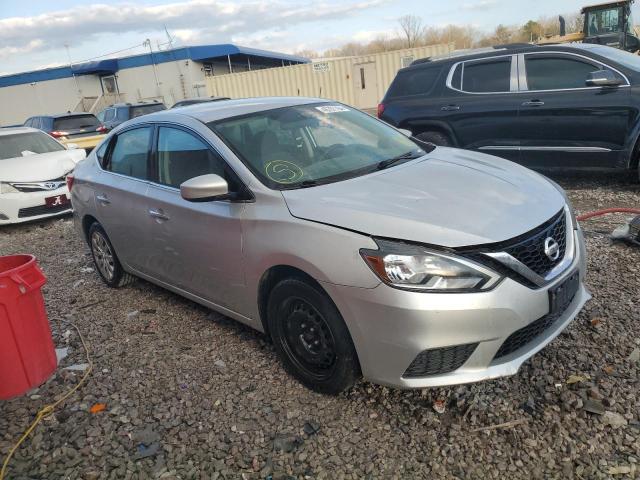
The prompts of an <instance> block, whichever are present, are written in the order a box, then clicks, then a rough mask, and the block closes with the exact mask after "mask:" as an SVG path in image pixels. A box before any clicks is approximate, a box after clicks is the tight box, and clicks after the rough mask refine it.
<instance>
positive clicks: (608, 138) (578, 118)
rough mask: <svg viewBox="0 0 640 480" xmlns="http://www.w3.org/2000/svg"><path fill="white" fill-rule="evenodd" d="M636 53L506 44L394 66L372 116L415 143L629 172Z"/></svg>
mask: <svg viewBox="0 0 640 480" xmlns="http://www.w3.org/2000/svg"><path fill="white" fill-rule="evenodd" d="M638 85H640V57H638V56H637V55H633V54H631V53H628V52H624V51H621V50H617V49H615V48H611V47H606V46H603V45H592V44H571V45H545V46H535V45H526V44H525V45H522V44H517V45H512V46H503V47H496V48H490V49H485V50H482V51H480V52H475V53H473V54H470V55H458V56H452V57H450V58H438V59H433V60H430V59H424V60H419V61H416V62H413V64H412V65H411V66H409V67H407V68H403V69H401V70H400V71H399V72H398V74H397V76H396V78H395V80H394V81H393V83H392V84H391V86H390V87H389V90H388V91H387V93H386V95H385V96H384V99H383V100H382V103H381V104H380V105H379V106H378V116H379V117H380V118H381V119H383V120H384V121H386V122H388V123H390V124H391V125H394V126H396V127H400V128H405V129H409V130H411V131H412V132H413V134H414V135H415V136H416V137H417V138H419V139H422V140H424V141H428V142H432V143H434V144H436V145H443V146H455V147H461V148H466V149H471V150H478V151H482V152H486V153H491V154H495V155H499V156H501V157H504V158H507V159H509V160H513V161H516V162H519V163H522V164H524V165H527V166H529V167H533V168H558V167H560V168H594V167H599V168H602V167H607V168H629V169H634V170H637V169H638V150H639V146H640V144H639V142H638V136H639V134H640V115H639V110H640V88H639V87H638Z"/></svg>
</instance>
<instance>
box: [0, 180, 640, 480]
mask: <svg viewBox="0 0 640 480" xmlns="http://www.w3.org/2000/svg"><path fill="white" fill-rule="evenodd" d="M554 178H555V179H556V180H557V181H558V182H560V183H561V184H562V185H563V186H564V187H565V188H567V190H568V193H569V195H570V197H571V199H572V201H573V202H574V205H575V207H576V209H577V210H578V211H579V212H585V211H589V210H593V209H596V208H601V207H609V206H630V207H632V206H635V207H638V206H640V188H639V187H638V186H637V185H635V184H633V183H632V182H631V181H630V180H629V179H628V176H625V174H616V175H602V174H598V175H593V174H592V175H581V176H566V177H558V176H555V177H554ZM624 218H625V217H624V216H622V215H613V216H609V217H608V218H606V219H598V220H595V221H590V222H585V224H584V227H585V229H587V230H588V231H587V232H586V237H587V244H588V250H589V255H590V256H589V274H588V284H589V287H590V289H591V290H592V292H593V295H594V298H593V300H592V301H591V302H590V303H589V304H588V305H587V307H586V308H585V309H584V311H583V312H582V313H581V314H580V316H579V317H578V318H577V319H576V320H575V321H574V322H573V324H572V325H571V326H570V327H569V328H568V329H567V330H566V332H565V333H563V334H562V335H561V336H560V337H558V338H557V339H556V340H555V341H554V342H553V343H552V344H551V345H550V346H548V347H547V348H546V349H544V350H543V351H542V352H541V353H539V354H538V355H536V356H535V357H534V358H533V359H531V360H530V361H529V362H527V363H526V364H525V365H524V366H523V367H522V369H521V370H520V372H519V373H518V374H517V375H515V376H513V377H510V378H506V379H500V380H495V381H490V382H484V383H480V384H474V385H469V386H461V387H453V388H442V389H425V390H416V391H400V390H393V389H388V388H384V387H379V386H376V385H372V384H369V383H366V382H360V383H359V384H358V385H357V386H356V387H355V388H354V389H353V390H352V391H350V392H349V393H348V394H345V395H343V396H340V397H337V398H333V397H326V396H322V395H318V394H315V393H312V392H310V391H309V390H306V389H305V388H304V387H302V386H301V385H299V384H298V383H297V382H296V381H294V380H293V379H291V378H290V377H288V376H287V374H285V372H284V371H283V369H282V368H281V367H280V365H279V363H278V361H277V359H276V357H275V354H274V351H273V348H272V347H271V345H270V343H269V342H268V341H267V340H266V338H265V337H264V336H263V335H261V334H259V333H256V332H254V331H252V330H250V329H248V328H246V327H244V326H242V325H240V324H238V323H236V322H234V321H232V320H229V319H227V318H224V317H221V316H220V315H218V314H216V313H212V312H210V311H208V310H207V309H205V308H203V307H200V306H198V305H196V304H194V303H192V302H190V301H188V300H185V299H183V298H181V297H178V296H176V295H173V294H172V293H169V292H166V291H164V290H162V289H160V288H157V287H155V286H153V285H151V284H149V283H146V282H143V281H139V282H137V283H136V284H135V285H134V286H132V287H129V288H126V289H122V290H110V289H108V288H107V287H105V286H104V285H103V284H102V282H101V281H100V280H99V278H98V275H97V273H96V272H94V271H92V270H91V267H92V263H91V259H90V256H89V253H88V250H87V248H86V246H85V245H84V244H83V243H82V241H81V240H80V239H79V238H78V237H77V236H76V234H75V231H74V229H73V225H72V222H71V220H70V219H69V218H66V219H57V220H50V221H45V222H40V223H34V224H29V225H22V226H15V227H9V228H6V227H5V228H0V252H1V253H2V254H9V253H17V252H30V253H34V254H35V255H37V257H38V259H39V261H40V264H41V266H42V267H43V269H44V271H45V273H46V274H47V276H48V278H49V282H48V284H47V286H46V287H45V291H44V293H45V299H46V304H47V309H48V313H49V317H50V320H51V324H52V327H53V330H54V336H55V341H56V344H57V346H59V347H64V346H68V347H70V349H69V356H68V357H67V358H65V359H64V360H63V361H62V362H61V367H60V368H59V369H58V371H57V372H56V373H55V375H54V376H53V377H52V378H51V380H49V381H48V382H47V383H46V384H44V385H43V386H42V387H40V388H39V389H37V390H35V391H33V392H30V394H29V395H27V396H25V397H22V398H18V399H15V400H12V401H8V402H0V457H2V458H4V456H5V455H6V453H7V452H8V450H9V448H10V447H11V445H12V444H13V442H15V441H16V440H17V439H18V437H19V436H20V434H21V432H22V431H23V430H24V429H25V428H26V427H27V426H28V425H29V423H30V422H31V421H32V420H33V418H34V414H35V412H37V411H38V409H40V408H41V407H43V406H44V405H46V404H47V403H50V402H52V401H53V400H54V399H56V398H57V397H58V396H60V395H61V394H62V393H63V392H64V391H66V390H67V389H69V388H70V387H72V386H73V385H74V384H75V382H77V381H78V379H79V378H80V374H78V373H77V372H72V371H67V370H63V369H62V367H64V366H68V365H71V364H77V363H81V362H84V356H83V355H84V354H83V350H82V346H81V344H80V342H79V339H78V337H77V335H76V333H75V331H74V330H73V328H72V327H71V326H70V322H74V323H75V324H76V325H77V326H78V327H79V328H80V330H81V331H82V332H83V333H84V335H85V336H86V338H87V340H88V342H89V344H90V350H91V355H92V357H93V361H94V363H95V370H94V372H93V374H92V376H91V377H90V380H89V381H88V383H87V384H86V385H84V386H83V387H82V388H81V390H80V391H79V392H77V393H76V394H75V395H74V396H73V397H71V398H70V399H69V400H68V401H67V402H66V403H65V404H64V405H63V406H61V408H59V409H58V410H57V411H56V412H55V414H54V415H52V416H51V417H49V418H48V419H46V420H45V421H44V422H43V423H42V424H41V425H40V426H38V427H37V429H36V430H35V432H34V433H33V434H32V435H31V437H30V438H29V440H28V441H27V442H26V443H25V444H24V446H23V447H22V448H21V449H20V450H19V451H18V453H17V455H16V456H15V457H14V459H13V460H12V462H11V465H10V468H9V475H8V478H17V479H18V478H25V479H26V478H31V479H35V478H55V479H58V478H69V479H76V478H82V479H89V480H90V479H98V478H105V479H106V478H109V479H123V478H124V479H130V478H131V479H142V478H175V479H178V478H180V479H201V478H202V479H204V478H207V479H209V478H224V479H235V478H243V479H267V478H273V479H282V478H312V479H323V478H327V479H342V478H352V479H356V478H358V479H360V478H514V479H515V478H526V479H530V478H563V479H566V478H577V479H592V478H612V477H615V478H637V477H638V476H640V465H639V462H640V422H639V419H640V400H639V398H640V395H639V381H638V374H639V372H640V362H639V360H638V359H637V356H638V354H639V353H640V351H639V350H638V349H640V308H639V307H638V305H639V303H640V268H639V266H638V265H639V264H640V249H638V248H632V247H628V246H624V245H612V244H611V243H610V241H609V240H608V238H607V236H606V234H605V233H606V232H610V231H611V230H612V229H613V228H614V227H615V226H616V225H618V224H621V223H622V222H623V220H624ZM603 232H605V233H603ZM65 332H66V334H65ZM438 401H442V402H444V405H445V408H446V409H445V411H444V413H437V412H436V411H435V410H434V408H433V407H434V403H436V402H438ZM96 403H104V404H106V409H105V410H104V411H102V412H99V413H90V412H89V409H90V408H91V406H93V405H94V404H96ZM593 412H595V413H593ZM503 422H515V425H514V424H512V425H511V426H510V427H508V428H501V429H493V430H476V429H480V428H483V427H489V426H492V425H496V424H501V423H503ZM141 457H144V458H141Z"/></svg>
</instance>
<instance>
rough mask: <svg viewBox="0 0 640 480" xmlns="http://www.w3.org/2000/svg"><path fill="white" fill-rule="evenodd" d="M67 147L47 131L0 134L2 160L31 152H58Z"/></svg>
mask: <svg viewBox="0 0 640 480" xmlns="http://www.w3.org/2000/svg"><path fill="white" fill-rule="evenodd" d="M64 149H65V148H64V147H63V146H62V145H60V144H59V143H58V142H56V141H55V140H54V139H53V138H51V137H50V136H49V135H47V134H46V133H41V132H29V133H17V134H15V135H0V160H5V159H7V158H17V157H22V156H27V155H29V153H25V155H23V154H22V152H33V153H49V152H58V151H60V150H64Z"/></svg>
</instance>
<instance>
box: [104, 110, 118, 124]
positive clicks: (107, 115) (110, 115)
mask: <svg viewBox="0 0 640 480" xmlns="http://www.w3.org/2000/svg"><path fill="white" fill-rule="evenodd" d="M115 116H116V112H115V110H114V109H113V108H109V109H107V110H105V112H104V121H105V122H108V121H111V120H113V118H114V117H115Z"/></svg>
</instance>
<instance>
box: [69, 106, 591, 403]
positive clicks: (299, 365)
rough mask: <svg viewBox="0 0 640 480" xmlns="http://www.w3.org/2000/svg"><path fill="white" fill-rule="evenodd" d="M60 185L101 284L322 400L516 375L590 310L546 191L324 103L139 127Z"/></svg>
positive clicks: (223, 112) (485, 162) (573, 234)
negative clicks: (361, 383)
mask: <svg viewBox="0 0 640 480" xmlns="http://www.w3.org/2000/svg"><path fill="white" fill-rule="evenodd" d="M72 185H73V188H72V191H71V193H72V202H73V207H74V214H75V218H76V223H77V226H78V229H79V231H80V233H81V234H82V235H83V236H84V238H86V239H87V242H88V244H89V246H90V247H91V250H92V252H93V256H94V259H95V262H96V266H97V269H98V272H99V273H100V275H101V276H102V278H103V280H104V281H105V282H106V283H107V284H108V285H109V286H111V287H118V286H123V285H125V284H127V283H129V282H131V281H133V280H134V279H135V278H136V277H140V278H143V279H146V280H148V281H151V282H153V283H155V284H158V285H160V286H163V287H165V288H167V289H169V290H172V291H174V292H177V293H178V294H180V295H183V296H185V297H187V298H189V299H191V300H194V301H196V302H198V303H201V304H203V305H206V306H208V307H210V308H212V309H215V310H217V311H220V312H222V313H224V314H226V315H228V316H230V317H232V318H235V319H237V320H239V321H240V322H243V323H246V324H247V325H250V326H251V327H253V328H255V329H257V330H260V331H262V332H265V333H267V334H268V335H270V336H271V338H272V339H273V343H274V346H275V350H276V352H277V353H278V355H279V357H280V360H281V361H282V363H283V365H284V367H285V368H286V369H287V371H288V372H290V373H291V374H292V375H294V376H295V377H296V378H298V379H299V380H300V381H301V382H302V383H304V384H305V385H307V386H308V387H310V388H312V389H314V390H317V391H320V392H324V393H330V394H336V393H338V392H341V391H343V390H345V389H347V388H349V387H350V386H351V385H352V384H353V383H354V382H355V381H356V380H357V379H358V378H359V377H360V376H363V377H364V378H366V379H368V380H370V381H373V382H376V383H381V384H385V385H391V386H396V387H404V388H418V387H429V386H439V385H450V384H458V383H466V382H475V381H480V380H486V379H491V378H495V377H500V376H505V375H512V374H515V373H516V372H517V371H518V368H519V367H520V365H521V364H522V363H523V362H524V361H525V360H526V359H528V358H529V357H530V356H531V355H533V354H534V353H536V352H537V351H539V350H540V349H542V348H543V347H544V346H545V345H547V344H548V343H549V342H550V341H551V340H552V339H553V338H555V337H556V336H557V335H558V334H559V333H560V332H561V331H562V330H563V329H564V328H565V327H566V326H567V325H568V324H569V323H570V322H571V321H572V320H573V318H574V317H575V316H576V315H577V314H578V312H579V311H580V309H581V308H582V307H583V305H584V304H585V302H586V301H587V300H588V299H589V298H590V297H589V293H588V291H587V289H586V288H585V286H584V284H583V279H584V274H585V248H584V243H583V239H582V234H581V232H580V227H579V226H578V223H577V222H576V220H575V218H574V216H573V212H572V210H571V207H570V205H569V204H568V202H567V199H566V196H565V195H564V193H563V191H562V190H561V189H560V187H558V186H557V185H555V184H553V183H551V182H550V181H548V180H547V179H545V178H544V177H542V176H540V175H538V174H537V173H534V172H532V171H530V170H527V169H525V168H523V167H520V166H518V165H516V164H513V163H510V162H508V161H506V160H502V159H499V158H496V157H492V156H489V155H484V154H481V153H473V152H468V151H464V150H457V149H451V148H443V147H437V148H436V147H434V146H433V145H431V144H427V143H423V142H420V141H419V140H416V139H413V138H411V137H410V135H409V134H408V132H404V131H399V130H396V129H394V128H392V127H390V126H388V125H386V124H385V123H382V122H380V121H378V120H377V119H375V118H373V117H371V116H369V115H366V114H364V113H362V112H359V111H357V110H355V109H353V108H351V107H348V106H345V105H342V104H339V103H336V102H331V101H327V100H323V99H310V98H252V99H244V100H228V101H225V102H214V103H206V104H200V105H194V106H189V107H184V108H181V109H179V110H174V111H165V112H161V113H155V114H150V115H146V116H144V117H141V118H138V119H134V120H132V121H129V122H127V123H125V124H123V125H121V126H120V127H118V128H117V129H116V130H114V131H113V132H112V133H111V134H110V135H109V136H108V137H107V138H106V140H105V141H104V142H103V143H102V144H101V145H100V146H99V147H98V148H96V149H95V150H94V151H93V152H92V153H91V154H90V155H89V157H88V158H87V159H86V160H85V161H83V162H81V163H80V164H79V165H78V167H77V168H76V170H75V177H74V180H73V182H72Z"/></svg>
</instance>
